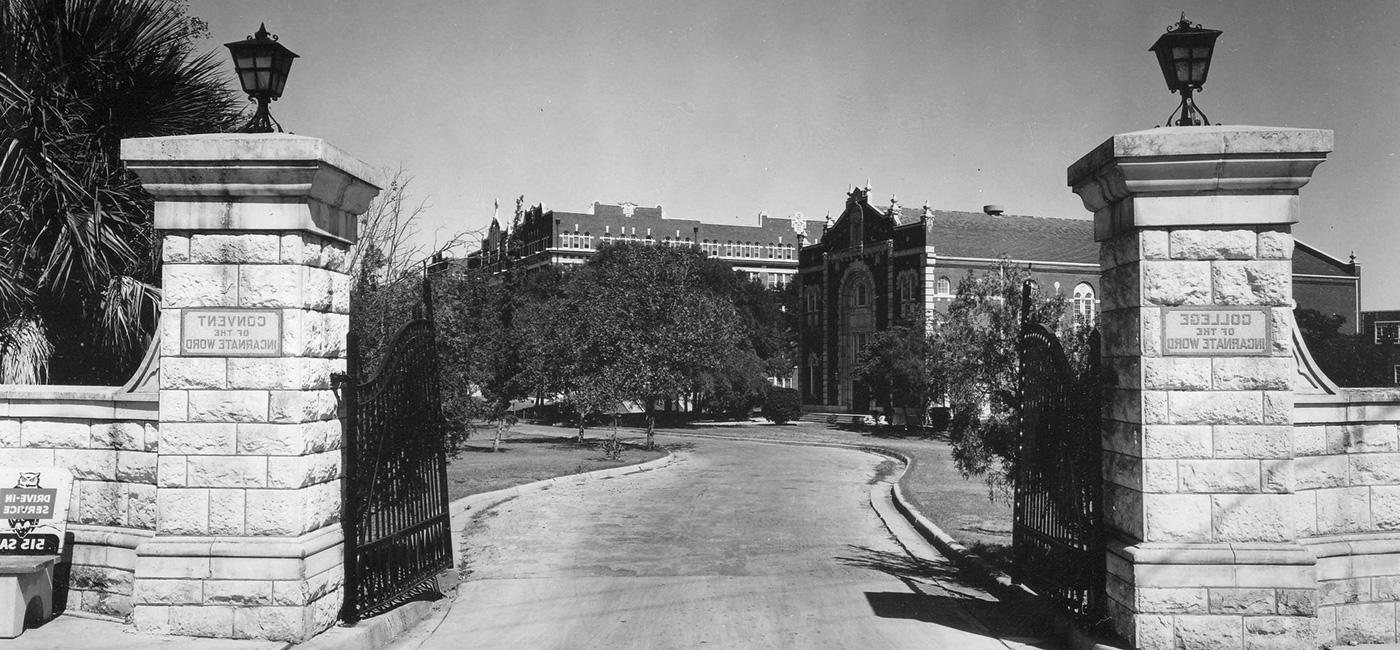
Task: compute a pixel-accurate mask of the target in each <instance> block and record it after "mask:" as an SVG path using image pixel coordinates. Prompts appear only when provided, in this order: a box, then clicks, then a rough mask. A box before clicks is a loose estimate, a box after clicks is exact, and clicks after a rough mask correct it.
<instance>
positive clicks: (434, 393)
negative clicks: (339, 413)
mask: <svg viewBox="0 0 1400 650" xmlns="http://www.w3.org/2000/svg"><path fill="white" fill-rule="evenodd" d="M423 306H424V307H426V312H427V318H415V319H414V320H411V321H409V322H408V323H406V324H404V325H403V326H402V327H401V328H399V330H398V332H396V333H395V334H394V336H393V337H392V338H391V339H390V342H389V343H388V345H386V346H385V348H384V354H383V355H382V358H381V359H380V360H379V363H378V366H377V368H376V369H375V372H374V373H373V374H372V375H371V376H370V378H369V379H367V380H365V381H359V377H360V376H361V373H362V367H361V365H362V359H361V353H362V351H361V349H360V345H359V340H358V338H357V337H356V336H355V335H353V334H351V335H350V337H349V339H348V344H349V350H348V352H349V355H348V357H349V358H348V360H347V364H346V371H347V372H346V375H345V376H344V377H343V378H342V382H341V383H343V385H344V393H345V395H344V401H345V408H346V414H345V420H344V431H345V440H344V444H343V445H342V447H341V453H342V458H343V460H344V465H345V480H344V482H343V487H342V498H343V501H342V513H341V514H342V516H341V524H342V526H343V528H344V533H345V592H344V593H345V597H344V598H345V599H344V603H343V605H342V607H341V614H340V617H341V619H342V620H344V621H345V622H347V623H353V622H355V621H358V620H360V619H362V618H365V617H367V616H371V615H374V614H376V613H379V612H382V611H385V610H387V609H390V608H392V607H394V606H395V605H397V604H399V603H400V602H402V601H403V600H404V599H405V598H407V597H409V596H411V595H413V594H415V593H418V592H420V591H422V590H425V589H429V588H431V587H432V585H433V583H434V580H435V578H436V576H437V574H438V573H439V572H441V571H443V570H445V569H447V568H449V567H451V566H452V538H451V522H450V521H449V515H448V511H447V459H446V443H445V434H446V428H445V425H444V421H443V418H442V409H441V403H440V395H439V392H438V388H439V384H438V382H439V376H438V360H437V350H436V331H435V327H434V325H433V321H432V293H431V291H430V288H429V286H428V284H427V281H426V279H425V280H424V284H423ZM414 311H415V312H417V311H418V310H417V309H415V310H414ZM414 315H415V317H416V316H418V315H419V314H418V313H415V314H414Z"/></svg>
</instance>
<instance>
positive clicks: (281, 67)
mask: <svg viewBox="0 0 1400 650" xmlns="http://www.w3.org/2000/svg"><path fill="white" fill-rule="evenodd" d="M224 47H227V48H228V49H229V52H230V53H232V54H233V67H234V70H236V71H237V72H238V83H239V84H241V85H242V86H243V92H245V93H247V94H248V99H249V100H251V101H256V102H257V103H258V109H257V111H256V112H254V113H253V119H251V120H249V121H248V124H246V125H244V127H243V128H242V129H241V131H242V132H243V133H271V132H272V127H273V126H276V127H277V130H278V131H281V130H282V125H281V124H278V123H277V120H274V119H272V114H271V113H270V112H268V110H267V105H268V104H269V103H270V102H274V101H276V100H277V98H279V97H281V96H282V87H283V86H285V85H286V84H287V72H288V71H289V70H291V68H292V59H295V58H297V55H296V54H294V53H293V52H292V51H291V50H289V49H287V48H286V47H285V46H283V45H282V44H281V43H278V42H277V37H276V36H274V35H272V34H268V33H267V26H266V25H263V24H260V25H258V32H257V33H256V34H254V35H252V36H249V37H248V38H246V39H244V40H241V41H234V42H232V43H225V44H224Z"/></svg>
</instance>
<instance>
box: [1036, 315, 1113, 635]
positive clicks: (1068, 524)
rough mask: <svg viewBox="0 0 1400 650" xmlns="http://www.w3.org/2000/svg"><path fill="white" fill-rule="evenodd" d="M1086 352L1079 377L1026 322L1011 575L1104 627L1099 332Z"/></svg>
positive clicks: (1048, 338) (1049, 339)
mask: <svg viewBox="0 0 1400 650" xmlns="http://www.w3.org/2000/svg"><path fill="white" fill-rule="evenodd" d="M1026 298H1027V296H1026V294H1024V293H1023V300H1025V299H1026ZM1023 304H1024V303H1023ZM1087 347H1088V354H1087V355H1086V356H1087V358H1086V361H1085V364H1084V365H1085V367H1084V368H1083V369H1082V372H1080V373H1078V374H1076V373H1075V372H1073V371H1072V370H1071V368H1070V365H1069V363H1068V360H1067V359H1066V358H1065V353H1064V348H1063V347H1061V345H1060V342H1059V340H1058V339H1057V338H1056V337H1055V335H1054V334H1053V333H1052V332H1050V331H1049V330H1048V329H1046V328H1044V327H1043V326H1041V325H1038V324H1034V323H1026V324H1024V325H1023V326H1022V330H1021V337H1020V340H1019V342H1018V345H1017V353H1018V356H1019V358H1020V362H1021V363H1020V372H1019V386H1018V392H1019V396H1020V402H1021V407H1020V417H1021V421H1020V431H1019V433H1020V436H1019V440H1018V445H1017V456H1016V468H1015V493H1014V494H1015V497H1014V517H1015V521H1014V525H1013V526H1012V575H1013V576H1014V578H1015V579H1016V580H1017V581H1018V582H1020V583H1022V584H1025V585H1026V586H1028V587H1030V588H1031V589H1033V590H1035V591H1036V592H1037V593H1040V594H1042V595H1043V596H1045V597H1046V598H1048V599H1050V600H1051V601H1052V602H1054V603H1056V604H1058V605H1059V606H1061V607H1063V608H1064V609H1066V610H1067V611H1069V612H1070V613H1071V614H1073V615H1075V616H1077V617H1080V618H1082V619H1084V620H1086V621H1088V622H1090V623H1096V622H1098V621H1099V620H1101V618H1102V614H1103V607H1104V598H1105V588H1106V585H1105V578H1106V575H1105V572H1106V565H1105V563H1106V561H1107V560H1106V556H1105V534H1104V530H1103V498H1102V492H1103V488H1102V473H1101V472H1102V469H1101V456H1102V454H1101V450H1100V444H1101V443H1100V440H1099V437H1100V434H1099V417H1100V404H1101V395H1100V387H1099V366H1100V363H1099V353H1098V347H1099V338H1098V333H1097V332H1093V333H1091V334H1090V335H1089V337H1088V341H1087Z"/></svg>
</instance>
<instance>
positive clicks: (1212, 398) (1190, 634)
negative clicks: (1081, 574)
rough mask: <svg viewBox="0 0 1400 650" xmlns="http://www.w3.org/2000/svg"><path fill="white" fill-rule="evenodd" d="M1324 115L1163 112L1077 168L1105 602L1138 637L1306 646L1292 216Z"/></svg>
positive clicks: (1308, 585) (1312, 583)
mask: <svg viewBox="0 0 1400 650" xmlns="http://www.w3.org/2000/svg"><path fill="white" fill-rule="evenodd" d="M1331 148H1332V134H1331V132H1329V131H1320V130H1311V129H1281V128H1267V127H1248V126H1229V127H1225V126H1217V127H1174V128H1162V129H1154V130H1151V131H1141V132H1136V133H1128V134H1123V135H1118V136H1114V137H1112V138H1110V139H1109V140H1108V141H1107V142H1105V143H1104V144H1103V145H1102V146H1100V147H1098V148H1096V149H1095V150H1094V151H1092V152H1090V153H1089V154H1088V155H1086V156H1084V157H1083V158H1081V159H1080V160H1079V161H1078V162H1076V163H1074V165H1072V166H1071V167H1070V168H1069V183H1070V185H1071V186H1072V187H1073V188H1074V191H1075V193H1077V194H1079V195H1080V197H1081V198H1082V199H1083V202H1084V205H1085V207H1086V208H1088V209H1089V210H1091V211H1093V212H1094V222H1095V237H1096V239H1098V240H1099V242H1100V244H1101V273H1102V279H1101V282H1102V292H1103V297H1102V309H1103V315H1102V318H1101V321H1100V323H1101V325H1100V327H1101V332H1102V341H1103V355H1104V363H1105V366H1106V367H1107V368H1108V369H1109V370H1110V371H1111V374H1112V375H1114V377H1115V378H1116V385H1114V386H1112V387H1111V388H1110V389H1109V390H1108V392H1107V395H1108V405H1107V408H1106V410H1105V416H1104V420H1103V450H1104V480H1105V483H1104V501H1105V504H1104V505H1105V519H1106V523H1107V525H1108V527H1109V532H1110V540H1111V541H1110V542H1109V547H1110V550H1109V555H1108V558H1107V561H1108V584H1107V589H1108V595H1109V598H1108V607H1109V614H1110V615H1111V617H1112V619H1113V623H1114V626H1115V627H1116V629H1117V630H1118V631H1119V632H1120V633H1121V634H1123V635H1124V636H1125V637H1126V638H1127V639H1128V640H1130V641H1131V642H1132V643H1133V644H1134V645H1135V646H1137V647H1139V648H1145V649H1156V648H1254V647H1270V648H1288V647H1297V648H1315V647H1317V645H1316V643H1315V640H1314V639H1315V636H1316V634H1315V625H1316V616H1315V615H1316V609H1317V589H1316V582H1317V579H1316V568H1315V564H1316V559H1315V558H1314V556H1313V554H1312V553H1310V552H1309V551H1308V550H1307V549H1306V548H1305V547H1304V546H1302V545H1301V544H1300V543H1299V530H1298V526H1297V524H1296V523H1295V519H1294V509H1295V504H1296V500H1295V497H1294V490H1295V478H1294V477H1295V461H1294V445H1293V435H1294V429H1293V427H1292V425H1293V391H1292V384H1291V381H1292V377H1293V376H1294V375H1295V374H1296V373H1295V366H1294V360H1293V349H1292V333H1291V331H1290V329H1289V323H1291V318H1290V310H1291V308H1292V296H1291V287H1292V277H1291V268H1292V266H1291V256H1292V250H1293V245H1292V244H1293V242H1292V235H1291V232H1290V227H1291V224H1293V223H1295V222H1296V221H1297V220H1298V196H1297V193H1298V188H1300V187H1301V186H1303V185H1304V184H1306V183H1307V182H1308V180H1309V179H1310V178H1311V173H1312V171H1313V169H1314V168H1315V167H1316V166H1317V165H1318V164H1320V163H1321V162H1322V161H1323V159H1324V158H1325V156H1326V154H1327V153H1328V152H1329V151H1331Z"/></svg>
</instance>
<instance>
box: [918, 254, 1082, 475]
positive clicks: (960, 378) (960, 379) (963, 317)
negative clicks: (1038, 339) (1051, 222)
mask: <svg viewBox="0 0 1400 650" xmlns="http://www.w3.org/2000/svg"><path fill="white" fill-rule="evenodd" d="M1029 278H1030V273H1029V271H1028V270H1027V269H1026V268H1025V267H1022V266H1018V265H1015V264H1012V263H1011V262H1009V261H1007V260H1005V259H1003V260H1002V261H1001V262H1000V263H999V264H998V265H997V268H996V269H995V270H991V271H988V272H986V273H981V274H974V273H972V272H969V273H968V275H967V277H965V278H963V280H962V281H961V282H959V283H958V290H957V296H956V297H955V298H953V301H952V303H951V304H950V305H949V307H948V315H947V317H946V318H945V319H943V320H942V321H940V322H939V323H938V324H937V325H935V327H934V328H933V331H932V332H931V335H932V338H933V339H934V341H933V343H932V345H933V347H934V349H933V351H934V353H935V356H934V359H935V361H934V364H933V367H932V369H931V370H932V371H933V373H932V374H934V375H935V376H939V377H944V378H946V383H945V385H944V388H945V390H946V396H947V401H948V404H949V407H950V410H951V415H952V419H951V422H950V424H949V438H950V442H951V443H952V451H953V460H954V464H955V465H956V466H957V468H958V470H959V471H961V472H962V473H963V475H964V476H973V475H978V476H982V477H984V479H985V480H986V482H987V485H988V487H989V489H992V490H993V494H995V493H996V491H997V490H999V489H1000V490H1003V491H1004V490H1005V488H1007V487H1008V486H1009V485H1010V482H1011V477H1013V476H1014V471H1015V467H1014V465H1015V457H1016V436H1017V427H1018V423H1017V409H1018V408H1019V406H1020V404H1019V402H1018V400H1017V392H1018V391H1017V383H1018V381H1019V377H1018V369H1019V366H1018V363H1019V361H1018V359H1017V351H1016V350H1017V341H1018V339H1019V337H1020V330H1021V323H1022V313H1021V288H1022V285H1023V284H1024V283H1025V282H1026V281H1027V280H1029ZM1065 311H1066V302H1065V299H1064V297H1063V296H1060V295H1052V296H1046V295H1043V294H1040V293H1039V292H1033V294H1032V300H1031V313H1030V314H1028V315H1027V317H1028V318H1029V319H1031V320H1033V321H1035V322H1039V323H1041V324H1043V325H1045V326H1047V327H1049V328H1050V329H1051V330H1057V331H1058V333H1059V334H1060V338H1061V340H1065V339H1067V338H1068V339H1070V344H1069V345H1066V350H1067V352H1070V353H1071V354H1076V353H1077V352H1078V351H1081V350H1083V349H1084V345H1083V343H1082V341H1083V340H1084V338H1085V335H1086V334H1087V331H1085V330H1084V329H1083V328H1081V329H1080V330H1077V331H1076V330H1072V329H1069V328H1068V327H1067V325H1066V322H1065V318H1064V315H1065Z"/></svg>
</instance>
